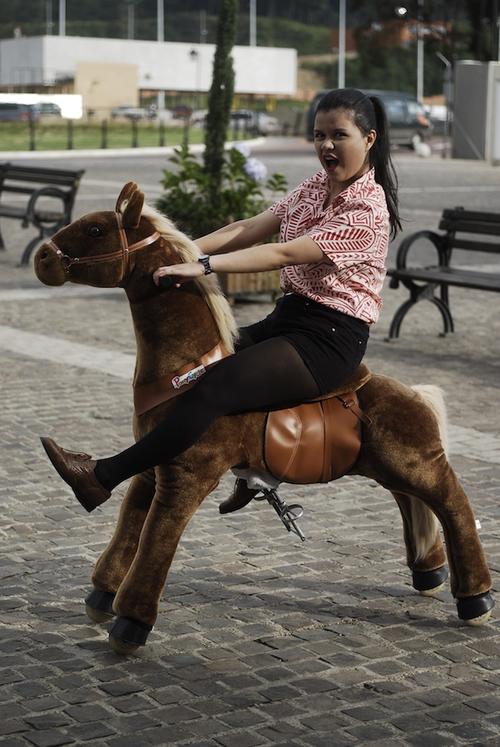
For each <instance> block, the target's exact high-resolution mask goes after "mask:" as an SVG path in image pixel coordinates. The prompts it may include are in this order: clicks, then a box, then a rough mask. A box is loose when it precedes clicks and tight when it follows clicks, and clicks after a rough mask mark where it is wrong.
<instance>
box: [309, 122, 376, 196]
mask: <svg viewBox="0 0 500 747" xmlns="http://www.w3.org/2000/svg"><path fill="white" fill-rule="evenodd" d="M376 136H377V135H376V132H375V130H370V132H369V133H368V134H367V135H364V134H363V133H362V132H361V130H360V129H359V128H358V127H357V126H356V125H355V124H354V121H353V118H352V114H351V112H349V111H347V110H346V109H331V110H330V111H327V112H318V113H317V114H316V117H315V120H314V147H315V149H316V153H317V155H318V158H319V160H320V162H321V165H322V166H323V168H324V169H325V171H326V173H327V174H328V178H329V181H330V185H331V186H332V187H340V188H341V189H345V187H347V186H348V185H349V184H350V183H352V182H353V181H355V180H356V179H358V178H359V177H360V176H362V174H365V173H366V172H367V171H368V170H369V168H370V166H369V158H368V152H369V150H370V148H371V147H372V145H373V143H374V142H375V139H376Z"/></svg>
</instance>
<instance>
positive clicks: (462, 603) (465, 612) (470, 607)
mask: <svg viewBox="0 0 500 747" xmlns="http://www.w3.org/2000/svg"><path fill="white" fill-rule="evenodd" d="M494 606H495V600H494V599H493V597H492V596H491V594H490V592H489V591H487V592H485V593H484V594H478V595H477V596H475V597H463V598H462V599H457V611H458V616H459V618H460V620H463V621H464V622H465V624H466V625H472V626H479V625H484V624H485V622H487V621H488V620H489V619H490V617H491V611H492V609H493V607H494Z"/></svg>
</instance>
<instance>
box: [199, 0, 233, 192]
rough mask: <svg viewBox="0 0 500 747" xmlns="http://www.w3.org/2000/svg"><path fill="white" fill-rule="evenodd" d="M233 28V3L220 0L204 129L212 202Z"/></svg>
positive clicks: (228, 97) (229, 90) (227, 108)
mask: <svg viewBox="0 0 500 747" xmlns="http://www.w3.org/2000/svg"><path fill="white" fill-rule="evenodd" d="M235 28H236V0H222V3H221V11H220V17H219V27H218V30H217V46H216V48H215V56H214V68H213V75H212V85H211V87H210V92H209V94H208V114H207V121H206V130H205V153H204V160H205V169H206V171H207V175H208V177H209V179H208V187H209V191H210V194H211V195H212V198H213V199H216V196H217V192H218V190H219V188H220V184H221V179H222V165H223V162H224V144H225V142H226V133H227V128H228V126H229V115H230V112H231V104H232V102H233V94H234V70H233V58H232V56H231V51H232V49H233V46H234V33H235Z"/></svg>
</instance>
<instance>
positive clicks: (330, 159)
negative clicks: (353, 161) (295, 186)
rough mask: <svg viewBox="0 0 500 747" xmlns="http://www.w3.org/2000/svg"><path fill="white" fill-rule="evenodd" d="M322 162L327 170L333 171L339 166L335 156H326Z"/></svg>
mask: <svg viewBox="0 0 500 747" xmlns="http://www.w3.org/2000/svg"><path fill="white" fill-rule="evenodd" d="M323 162H324V164H325V166H326V168H327V169H334V168H335V167H336V166H338V164H339V159H338V158H337V156H334V155H332V154H328V155H327V156H324V157H323Z"/></svg>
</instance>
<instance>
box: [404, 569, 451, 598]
mask: <svg viewBox="0 0 500 747" xmlns="http://www.w3.org/2000/svg"><path fill="white" fill-rule="evenodd" d="M412 576H413V588H414V589H416V590H417V591H418V593H419V594H420V595H421V596H423V597H433V596H435V595H436V594H439V592H440V591H442V589H443V588H444V585H445V581H446V579H447V578H448V569H447V568H446V566H445V565H442V566H441V567H440V568H435V569H434V570H433V571H416V570H414V571H413V572H412Z"/></svg>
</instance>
